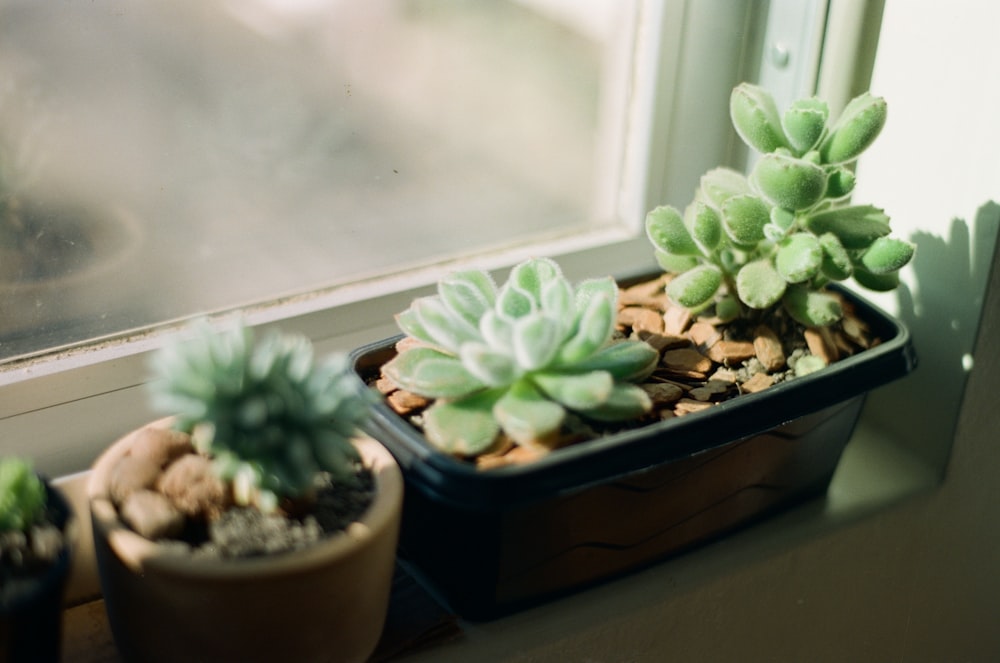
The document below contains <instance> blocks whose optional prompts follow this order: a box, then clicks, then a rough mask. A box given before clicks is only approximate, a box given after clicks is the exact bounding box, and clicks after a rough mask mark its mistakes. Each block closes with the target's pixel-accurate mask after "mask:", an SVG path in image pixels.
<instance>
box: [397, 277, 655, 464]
mask: <svg viewBox="0 0 1000 663" xmlns="http://www.w3.org/2000/svg"><path fill="white" fill-rule="evenodd" d="M617 299H618V288H617V286H616V284H615V282H614V281H613V280H612V279H611V278H605V279H589V280H586V281H583V282H581V283H579V284H578V285H577V286H576V288H575V289H574V287H573V286H572V285H571V284H570V283H569V281H568V280H567V279H566V278H565V276H564V275H563V273H562V271H561V270H560V268H559V266H558V265H557V264H556V263H555V262H554V261H552V260H549V259H545V258H541V259H532V260H528V261H525V262H523V263H521V264H519V265H517V266H515V267H514V268H513V270H512V271H511V274H510V277H509V279H508V280H507V282H506V283H505V284H504V285H503V287H501V288H497V286H496V284H495V283H494V282H493V280H492V279H491V278H490V277H489V276H488V275H487V274H486V273H484V272H481V271H475V270H472V271H464V272H458V273H455V274H453V275H451V276H450V277H447V278H445V279H443V280H442V281H440V282H439V283H438V289H437V295H435V296H429V297H424V298H420V299H417V300H415V301H414V302H413V303H412V304H411V306H410V307H409V308H408V309H407V310H406V311H404V312H402V313H400V314H399V315H397V316H396V320H397V323H398V324H399V327H400V328H401V329H402V330H403V331H404V332H405V333H406V334H407V335H408V336H409V337H411V338H412V339H415V341H416V342H415V343H414V344H413V345H411V346H410V347H409V348H408V349H405V350H404V351H403V352H401V353H400V354H399V355H397V356H396V357H395V358H394V359H393V360H392V361H391V362H389V363H388V364H386V366H385V367H384V369H383V370H384V374H385V375H386V376H387V377H388V378H389V379H390V380H392V381H393V382H395V383H396V385H397V386H399V387H400V388H402V389H405V390H407V391H410V392H413V393H416V394H419V395H422V396H425V397H427V398H430V399H434V403H433V404H432V405H431V406H430V407H429V408H428V409H427V410H426V411H425V412H424V415H423V422H424V432H425V435H426V437H427V439H428V441H429V442H431V443H432V444H433V445H435V446H436V447H438V448H439V449H442V450H444V451H446V452H449V453H454V454H458V455H463V456H473V455H477V454H480V453H482V452H484V451H487V450H488V449H489V448H490V447H491V446H492V445H493V444H494V443H495V441H496V440H497V439H498V436H499V433H500V432H501V431H502V432H503V433H505V434H506V435H507V436H508V437H509V438H511V439H512V440H513V441H514V442H516V443H518V444H522V445H528V446H534V445H536V444H538V443H544V442H545V441H548V440H551V439H552V438H553V437H555V436H556V435H557V434H558V432H559V430H560V428H561V426H562V425H563V422H564V420H565V419H566V416H567V412H568V411H572V412H575V413H578V414H580V415H582V416H583V417H585V418H590V419H593V420H598V421H608V420H611V421H615V420H627V419H632V418H635V417H638V416H640V415H642V414H643V413H645V412H647V411H649V409H650V407H651V404H650V401H649V397H648V396H647V394H646V393H645V392H644V391H643V390H642V389H641V388H639V387H638V386H636V385H634V384H630V382H634V381H637V380H641V379H643V378H645V377H646V376H648V375H649V374H650V373H651V372H652V370H653V368H654V367H655V365H656V363H657V361H658V359H659V355H658V354H657V352H656V351H655V350H653V349H652V348H651V347H650V346H648V345H647V344H645V343H642V342H638V341H612V334H613V331H614V327H615V318H616V314H617V306H616V304H617Z"/></svg>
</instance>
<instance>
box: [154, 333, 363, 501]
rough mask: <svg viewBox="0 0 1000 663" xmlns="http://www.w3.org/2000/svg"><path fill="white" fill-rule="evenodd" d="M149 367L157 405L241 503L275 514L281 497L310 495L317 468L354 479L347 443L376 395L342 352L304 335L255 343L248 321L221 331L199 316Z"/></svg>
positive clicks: (352, 455)
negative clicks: (318, 346) (328, 350)
mask: <svg viewBox="0 0 1000 663" xmlns="http://www.w3.org/2000/svg"><path fill="white" fill-rule="evenodd" d="M153 371H154V378H155V379H154V380H153V381H152V382H151V383H150V386H151V388H152V394H153V402H154V405H155V406H156V407H157V408H158V409H160V410H162V411H163V412H165V413H169V414H174V415H176V417H177V427H178V428H179V429H180V430H183V431H185V432H188V433H191V435H192V439H193V441H194V444H195V446H196V448H198V450H199V451H201V452H202V453H205V454H207V455H209V456H211V457H212V458H213V459H214V466H215V468H216V471H217V473H218V474H219V476H220V477H221V478H223V479H225V480H227V481H230V482H231V483H232V485H233V493H234V496H235V499H236V502H237V503H239V504H256V505H257V506H258V507H260V509H261V510H262V511H265V512H266V511H271V510H273V509H274V508H275V507H276V506H277V504H278V502H279V500H280V499H281V498H285V497H288V498H303V497H308V496H309V494H310V493H311V491H312V489H313V488H314V481H315V479H316V477H317V475H318V474H319V473H321V472H329V473H330V474H331V475H332V476H333V477H334V479H336V480H340V481H351V480H352V479H353V478H354V476H355V468H356V463H357V462H358V460H359V457H358V454H357V451H356V450H355V448H354V446H353V445H352V444H351V441H350V440H351V438H352V436H353V435H354V434H355V432H356V430H357V429H358V427H359V426H360V425H361V424H362V423H363V422H364V421H365V419H366V418H367V415H368V412H369V407H370V404H371V402H372V401H373V399H374V396H372V395H371V393H370V392H369V391H368V390H367V389H365V387H364V385H363V384H362V383H361V381H360V379H358V378H357V376H356V375H355V374H354V373H353V372H351V370H350V365H349V362H348V360H347V357H346V356H345V355H342V354H335V355H332V356H330V357H328V358H327V359H325V360H322V361H316V360H315V359H314V353H313V348H312V345H311V344H310V343H309V341H308V339H306V338H305V337H302V336H298V335H292V334H278V333H271V334H269V335H266V336H263V337H262V338H261V339H260V340H259V341H258V340H256V339H255V337H254V334H253V332H252V330H250V329H249V328H247V327H245V326H243V325H242V324H240V325H236V326H234V327H232V328H230V329H226V330H222V331H215V330H214V329H212V328H211V326H210V325H209V324H208V323H207V322H204V321H202V322H200V323H198V324H197V325H196V326H195V328H194V335H193V337H191V338H189V339H182V340H179V341H177V342H175V343H174V344H172V345H168V346H166V347H165V348H163V349H162V350H161V351H159V352H158V353H157V354H156V355H155V356H154V359H153Z"/></svg>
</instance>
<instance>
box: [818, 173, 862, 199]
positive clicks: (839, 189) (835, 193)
mask: <svg viewBox="0 0 1000 663" xmlns="http://www.w3.org/2000/svg"><path fill="white" fill-rule="evenodd" d="M856 182H857V179H856V178H855V176H854V173H853V172H851V171H850V170H848V169H847V168H837V169H836V170H834V171H833V172H831V173H830V174H829V175H828V176H827V179H826V193H824V194H823V197H825V198H827V199H829V200H841V199H843V198H846V197H847V196H849V195H851V192H853V191H854V185H855V183H856Z"/></svg>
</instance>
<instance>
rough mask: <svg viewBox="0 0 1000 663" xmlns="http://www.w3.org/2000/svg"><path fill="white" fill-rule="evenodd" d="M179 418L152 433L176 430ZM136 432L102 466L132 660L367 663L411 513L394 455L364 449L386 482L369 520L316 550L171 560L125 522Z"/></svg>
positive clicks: (102, 533) (98, 547) (105, 539)
mask: <svg viewBox="0 0 1000 663" xmlns="http://www.w3.org/2000/svg"><path fill="white" fill-rule="evenodd" d="M169 424H170V420H169V419H165V420H161V421H157V422H155V423H153V424H150V425H151V426H161V427H163V426H168V425H169ZM133 439H134V433H133V434H130V435H127V436H125V437H124V438H122V439H121V440H119V441H118V442H116V443H115V444H114V445H113V446H111V447H110V448H109V449H108V450H107V451H106V452H105V453H104V454H103V455H102V456H101V457H100V458H99V459H98V461H97V463H96V464H95V466H94V471H93V474H92V477H91V479H90V484H89V497H90V509H91V519H92V522H93V528H94V546H95V552H96V555H97V563H98V569H99V571H100V578H101V587H102V590H103V592H104V600H105V604H106V606H107V610H108V619H109V622H110V624H111V628H112V632H113V634H114V638H115V643H116V645H117V646H118V649H119V652H120V654H121V656H122V657H123V659H125V660H128V661H143V662H153V661H241V662H247V661H296V663H299V662H302V663H305V662H307V661H363V660H365V659H367V658H368V656H369V655H370V654H371V653H372V652H373V651H374V649H375V647H376V645H377V644H378V640H379V637H380V635H381V633H382V627H383V625H384V622H385V616H386V611H387V608H388V603H389V594H390V590H391V585H392V576H393V571H394V566H395V555H396V542H397V538H398V531H399V521H400V512H401V507H402V497H403V484H402V479H401V476H400V472H399V468H398V466H397V465H396V463H395V461H394V460H393V458H392V456H391V455H390V454H389V453H388V452H387V451H386V450H385V448H384V447H382V446H381V445H380V444H378V443H377V442H375V441H374V440H372V439H370V438H362V439H359V440H358V441H357V442H356V445H357V447H358V449H359V451H360V452H361V456H362V458H363V460H364V463H365V465H366V466H368V467H370V468H371V470H372V472H373V474H374V477H375V484H376V497H375V501H374V502H373V504H372V505H371V506H370V507H369V509H368V511H367V512H366V513H365V515H364V517H363V518H362V519H361V520H360V521H358V522H356V523H353V524H352V525H350V527H349V528H348V529H347V530H346V531H345V532H344V533H341V534H337V535H335V536H333V537H330V538H329V539H327V540H325V541H323V542H322V543H320V544H317V545H315V546H311V547H310V548H308V549H305V550H301V551H296V552H291V553H284V554H281V555H275V556H273V557H258V558H248V559H241V560H217V559H215V560H212V559H192V558H191V557H190V556H187V555H184V556H180V555H177V554H170V553H169V552H168V551H167V550H166V549H165V547H163V546H160V545H158V544H156V543H155V542H152V541H149V540H147V539H144V538H142V537H140V536H139V535H138V534H136V533H135V532H133V531H132V530H131V529H129V528H128V527H127V526H126V525H125V524H124V523H123V522H122V521H121V520H120V519H119V517H118V513H117V510H116V509H115V507H114V505H113V504H112V502H111V501H110V499H109V497H108V475H109V471H110V468H111V467H113V466H114V464H115V462H116V460H117V459H118V458H120V457H121V456H122V455H123V454H125V453H126V452H127V451H128V449H129V447H130V446H131V444H132V440H133Z"/></svg>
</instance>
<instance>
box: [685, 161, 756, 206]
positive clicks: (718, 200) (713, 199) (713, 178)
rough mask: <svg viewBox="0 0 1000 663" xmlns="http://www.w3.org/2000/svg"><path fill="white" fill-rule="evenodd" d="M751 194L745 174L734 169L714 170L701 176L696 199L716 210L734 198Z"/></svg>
mask: <svg viewBox="0 0 1000 663" xmlns="http://www.w3.org/2000/svg"><path fill="white" fill-rule="evenodd" d="M747 193H750V184H749V182H747V178H746V177H745V176H744V175H743V173H740V172H737V171H735V170H733V169H732V168H713V169H712V170H710V171H708V172H707V173H705V174H704V175H702V176H701V181H700V183H699V186H698V191H697V192H696V194H695V199H696V200H699V201H701V202H704V203H706V204H708V205H710V206H712V207H714V208H716V209H720V208H721V207H722V204H723V203H724V202H726V201H727V200H729V199H730V198H732V197H733V196H739V195H743V194H747Z"/></svg>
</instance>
